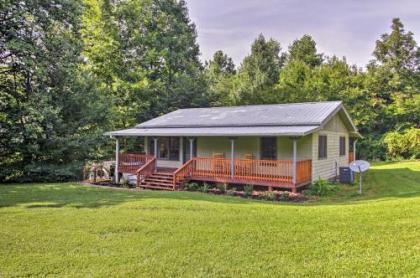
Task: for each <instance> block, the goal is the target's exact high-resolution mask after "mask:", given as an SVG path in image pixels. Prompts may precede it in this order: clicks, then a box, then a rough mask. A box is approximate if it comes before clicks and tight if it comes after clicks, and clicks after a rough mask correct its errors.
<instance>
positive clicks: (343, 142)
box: [340, 136, 346, 155]
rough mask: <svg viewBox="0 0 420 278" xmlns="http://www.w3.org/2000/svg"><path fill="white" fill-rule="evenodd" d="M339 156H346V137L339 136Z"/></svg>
mask: <svg viewBox="0 0 420 278" xmlns="http://www.w3.org/2000/svg"><path fill="white" fill-rule="evenodd" d="M340 155H346V137H344V136H340Z"/></svg>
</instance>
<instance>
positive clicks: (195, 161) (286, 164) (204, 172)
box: [174, 157, 312, 186]
mask: <svg viewBox="0 0 420 278" xmlns="http://www.w3.org/2000/svg"><path fill="white" fill-rule="evenodd" d="M231 163H232V162H231V160H230V159H226V158H208V157H194V158H192V159H191V160H189V161H188V162H187V163H185V164H184V165H183V166H182V167H181V168H180V169H178V170H177V171H176V172H175V174H174V184H179V183H181V182H183V181H184V180H187V179H198V180H200V179H202V180H213V181H218V182H237V183H248V184H259V183H267V184H278V185H288V186H295V185H301V184H305V183H310V182H311V176H312V161H311V160H299V161H297V162H296V184H293V162H292V161H291V160H255V159H235V160H234V161H233V167H232V164H231ZM232 170H233V172H232Z"/></svg>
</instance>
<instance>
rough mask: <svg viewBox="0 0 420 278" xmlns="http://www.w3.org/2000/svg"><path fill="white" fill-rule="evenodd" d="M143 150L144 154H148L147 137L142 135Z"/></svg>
mask: <svg viewBox="0 0 420 278" xmlns="http://www.w3.org/2000/svg"><path fill="white" fill-rule="evenodd" d="M144 152H145V154H149V137H147V136H145V137H144Z"/></svg>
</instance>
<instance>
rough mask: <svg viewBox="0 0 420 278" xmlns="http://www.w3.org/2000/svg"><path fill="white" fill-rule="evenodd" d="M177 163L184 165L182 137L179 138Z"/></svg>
mask: <svg viewBox="0 0 420 278" xmlns="http://www.w3.org/2000/svg"><path fill="white" fill-rule="evenodd" d="M179 161H181V163H182V164H184V163H185V162H184V137H180V138H179Z"/></svg>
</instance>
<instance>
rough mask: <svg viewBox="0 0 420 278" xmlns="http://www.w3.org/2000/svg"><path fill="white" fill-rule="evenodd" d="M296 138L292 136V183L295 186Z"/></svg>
mask: <svg viewBox="0 0 420 278" xmlns="http://www.w3.org/2000/svg"><path fill="white" fill-rule="evenodd" d="M296 157H297V139H296V138H293V170H292V171H293V185H294V186H296Z"/></svg>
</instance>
